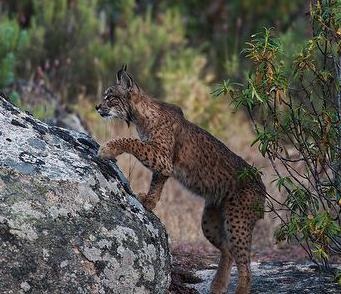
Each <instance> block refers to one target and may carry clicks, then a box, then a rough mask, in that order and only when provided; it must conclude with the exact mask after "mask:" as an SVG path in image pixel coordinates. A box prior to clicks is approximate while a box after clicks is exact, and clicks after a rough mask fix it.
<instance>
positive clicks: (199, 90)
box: [0, 0, 341, 262]
mask: <svg viewBox="0 0 341 294" xmlns="http://www.w3.org/2000/svg"><path fill="white" fill-rule="evenodd" d="M310 5H315V6H313V7H314V9H313V10H312V9H311V6H310ZM328 5H329V6H328ZM312 11H313V12H314V13H313V15H312V14H311V12H312ZM340 22H341V12H340V3H339V1H337V0H329V1H327V0H323V1H311V2H310V1H305V0H296V1H291V0H281V1H276V0H259V1H252V0H229V1H226V0H212V1H204V0H188V1H177V0H176V1H166V0H159V1H157V0H139V1H138V0H126V1H123V0H116V1H115V0H54V1H43V0H22V1H10V0H9V1H5V0H2V1H0V88H2V89H4V90H5V91H6V92H7V93H9V96H10V98H11V99H12V100H13V102H15V103H16V104H18V105H20V106H21V107H23V108H26V109H28V110H29V111H31V112H33V113H34V114H35V115H38V116H39V117H40V118H42V119H50V118H51V117H53V115H54V113H55V111H57V110H58V109H57V108H58V107H59V106H60V105H62V106H67V108H68V109H71V110H72V111H73V112H77V113H78V114H79V115H80V116H81V117H82V118H83V120H84V121H86V123H87V125H88V129H89V131H90V132H91V133H92V134H93V135H94V136H95V137H96V138H97V139H98V140H99V141H101V140H107V139H109V138H110V137H112V136H117V135H122V136H126V135H134V130H132V129H126V128H124V127H123V125H122V124H120V123H112V124H110V125H108V124H105V123H103V122H102V121H100V118H99V117H98V115H97V114H96V113H95V111H94V104H95V103H96V101H98V100H99V97H100V96H101V93H102V92H103V90H104V89H105V87H107V86H108V85H109V84H110V82H111V81H112V80H113V77H114V74H115V72H116V70H117V69H118V68H119V67H120V66H121V64H122V63H127V64H128V65H129V71H131V72H132V73H133V75H134V76H135V79H136V80H137V81H138V82H139V84H140V85H142V88H143V89H145V90H146V91H147V92H148V93H149V94H151V95H153V96H155V97H157V98H158V99H162V100H165V101H169V102H174V103H177V104H178V105H180V106H181V107H182V108H183V110H184V112H185V114H186V116H187V117H188V118H189V119H190V120H192V121H194V122H196V123H198V124H200V125H201V126H202V127H204V128H205V129H207V130H209V131H210V132H212V133H213V134H214V135H216V136H218V137H219V138H220V139H221V140H223V141H224V142H226V143H227V144H228V145H229V146H230V147H231V149H232V150H234V151H236V152H237V153H238V154H241V155H242V156H243V157H244V158H246V159H247V160H248V161H249V162H250V163H255V164H256V165H257V166H258V167H263V173H264V179H265V181H266V182H267V184H268V185H267V186H268V192H269V195H270V196H271V197H272V199H273V201H272V202H270V207H271V208H272V211H273V212H275V213H276V214H278V216H279V217H280V218H277V219H276V221H273V219H272V215H271V214H268V215H267V217H266V219H265V220H264V221H263V222H261V223H260V224H259V226H258V229H257V233H256V236H255V244H256V245H258V246H260V245H262V246H264V245H273V244H274V242H273V239H272V236H273V232H274V230H275V228H276V227H277V228H279V229H278V230H277V234H276V236H277V239H278V241H281V240H283V239H285V240H288V239H292V238H293V237H296V241H295V242H299V243H302V244H303V243H304V245H305V248H308V253H309V254H310V255H311V257H312V258H314V260H316V261H317V262H319V261H320V260H322V261H326V260H327V259H328V258H329V256H330V255H332V254H333V253H335V252H340V251H339V250H340V243H339V242H340V241H339V240H340V239H338V235H339V234H340V218H339V216H338V214H339V213H340V208H339V206H338V204H337V200H338V199H339V198H337V197H338V196H337V195H339V187H338V186H337V187H335V185H334V183H335V181H334V180H333V179H335V172H334V169H333V167H334V166H335V162H338V160H339V157H338V155H337V154H339V147H340V142H339V141H337V139H336V138H337V137H338V136H339V129H338V128H339V127H338V125H339V122H340V121H339V109H337V108H335V107H334V108H333V107H331V106H332V103H330V101H332V100H333V99H335V95H336V93H338V91H339V87H340V81H339V80H337V70H339V75H340V68H338V69H337V67H333V65H335V62H334V61H331V60H329V59H330V56H331V55H332V56H333V57H337V56H339V55H340V35H341V33H340ZM264 28H272V29H271V30H268V29H264ZM264 31H265V33H264ZM331 32H333V34H334V35H332V33H331ZM259 33H260V34H259ZM331 36H332V37H331ZM331 40H332V41H331ZM246 42H249V43H246ZM243 49H244V50H243ZM222 80H225V82H224V83H223V84H222V85H220V86H219V85H218V86H217V84H219V83H221V81H222ZM229 81H234V82H235V84H233V87H231V86H232V84H231V82H229ZM22 85H25V87H24V89H25V91H30V90H32V89H33V88H34V89H36V88H37V87H38V88H43V89H44V91H45V92H44V93H46V91H47V92H48V93H50V94H51V93H53V95H52V96H53V97H54V98H51V95H50V96H49V97H50V98H48V99H44V98H42V99H40V100H39V103H38V102H37V101H35V99H36V98H34V97H36V95H34V96H33V98H31V99H28V98H27V97H26V96H25V95H23V86H22ZM243 85H244V86H243ZM302 87H303V88H302ZM212 93H213V94H215V95H212ZM219 94H230V95H231V96H232V98H233V99H232V100H233V102H234V104H235V105H237V106H245V108H244V109H240V107H239V108H238V110H235V109H234V108H233V107H232V106H231V105H230V101H231V100H227V99H225V98H223V97H214V96H219ZM25 97H26V98H25ZM43 97H45V96H44V95H43ZM52 100H53V101H52ZM322 100H323V101H324V100H328V103H327V104H326V105H323V103H322V104H321V101H322ZM333 101H334V100H333ZM276 103H277V104H276ZM314 107H315V108H316V109H315V110H316V112H315V110H314ZM247 114H250V115H251V118H252V119H249V118H248V117H247ZM298 122H299V123H298ZM253 127H255V129H253ZM291 135H292V136H291ZM321 139H323V140H324V141H321ZM253 141H254V142H255V143H256V144H255V146H253V147H251V146H250V144H251V143H252V142H253ZM326 142H327V143H326ZM256 146H257V147H256ZM332 146H334V147H332ZM258 147H259V151H260V152H258V150H257V148H258ZM321 149H322V154H323V156H322V157H321ZM300 156H303V157H304V156H305V158H303V162H302V164H300V163H301V162H300V160H299V159H301V157H300ZM266 157H267V158H268V159H270V161H269V160H268V159H266ZM293 158H294V159H293ZM307 158H308V159H307ZM275 159H277V161H276V160H275ZM293 160H294V161H293ZM278 162H279V163H280V164H277V163H278ZM283 163H284V164H283ZM327 163H328V164H327ZM120 164H121V166H122V167H123V168H124V169H125V172H126V175H127V176H128V177H129V178H130V180H131V182H132V186H133V188H134V189H136V190H141V189H146V187H147V185H148V181H149V179H150V175H149V173H148V172H147V171H146V170H144V169H143V168H142V167H141V166H140V165H139V164H138V163H136V162H135V161H134V159H132V158H131V157H129V156H123V157H122V159H121V160H120ZM271 166H272V167H275V171H273V170H272V169H271ZM311 167H312V168H313V169H312V170H311V169H309V168H311ZM322 167H323V168H325V169H326V170H325V171H324V173H323V174H321V171H320V168H322ZM288 169H289V170H290V169H293V170H294V171H295V172H297V174H298V175H297V174H295V177H292V175H291V174H290V173H289V174H288ZM338 171H339V169H338ZM313 172H315V173H316V172H318V176H317V177H316V174H315V177H314V174H313ZM333 172H334V174H333ZM327 176H331V178H330V181H329V183H328V185H327V184H326V183H325V180H326V179H327V178H328V177H327ZM312 177H313V178H312ZM311 180H313V182H311ZM273 181H275V183H277V187H278V189H277V188H276V186H275V185H274V184H273V185H271V183H272V182H273ZM302 183H303V184H302ZM331 189H334V191H331ZM187 194H188V192H186V191H184V190H183V189H182V188H181V187H179V186H176V185H175V184H174V183H173V182H171V183H170V184H168V185H167V186H166V188H165V193H164V199H163V200H162V201H163V203H161V205H160V206H158V208H157V213H158V215H159V216H160V217H161V218H162V220H163V221H164V222H165V223H166V226H167V228H168V230H169V231H170V235H171V237H172V238H173V240H175V241H181V242H184V241H186V242H188V241H198V240H203V237H202V235H200V233H199V232H200V225H199V224H200V210H201V209H202V202H201V200H199V199H196V200H194V199H195V198H193V197H192V196H191V195H187ZM185 196H186V197H185ZM165 203H166V204H165ZM193 203H195V204H193ZM278 203H279V204H280V205H279V206H276V207H275V208H274V205H275V204H278ZM162 205H163V206H162ZM271 205H272V206H271ZM283 205H284V206H285V208H286V210H285V209H284V211H283ZM162 207H167V210H165V209H164V208H162ZM179 207H181V209H180V210H179ZM179 211H180V212H179ZM281 220H282V221H281ZM278 225H281V226H279V227H278ZM198 234H199V235H198ZM279 244H283V243H279ZM281 246H283V245H281ZM335 246H337V247H335Z"/></svg>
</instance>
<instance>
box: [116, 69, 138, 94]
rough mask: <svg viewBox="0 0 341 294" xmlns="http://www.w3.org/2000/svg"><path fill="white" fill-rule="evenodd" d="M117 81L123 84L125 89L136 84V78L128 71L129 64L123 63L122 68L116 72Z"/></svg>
mask: <svg viewBox="0 0 341 294" xmlns="http://www.w3.org/2000/svg"><path fill="white" fill-rule="evenodd" d="M116 82H117V83H118V84H120V85H122V86H123V87H124V88H125V89H127V90H130V89H132V88H133V86H134V80H133V78H132V77H131V75H130V74H128V73H127V65H126V64H123V65H122V68H121V69H120V70H119V71H118V72H117V74H116Z"/></svg>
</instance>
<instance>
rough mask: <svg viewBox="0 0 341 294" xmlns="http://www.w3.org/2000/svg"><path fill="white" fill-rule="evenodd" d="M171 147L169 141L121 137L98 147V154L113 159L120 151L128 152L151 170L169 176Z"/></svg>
mask: <svg viewBox="0 0 341 294" xmlns="http://www.w3.org/2000/svg"><path fill="white" fill-rule="evenodd" d="M172 149H173V144H172V142H169V141H168V142H165V141H164V142H163V143H162V144H156V143H154V142H142V141H140V140H138V139H133V138H121V139H117V140H112V141H109V142H107V143H105V144H104V145H103V146H101V147H100V149H99V151H98V155H99V157H101V158H106V159H114V158H115V157H116V156H118V155H120V154H122V153H130V154H132V155H134V156H135V157H136V158H137V159H138V160H139V161H141V163H142V164H143V165H144V166H146V167H147V168H149V169H151V170H152V171H155V172H158V173H160V174H162V175H164V176H170V175H171V173H172V170H173V163H172V158H173V156H172Z"/></svg>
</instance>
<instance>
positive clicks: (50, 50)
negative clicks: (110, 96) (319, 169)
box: [0, 0, 305, 102]
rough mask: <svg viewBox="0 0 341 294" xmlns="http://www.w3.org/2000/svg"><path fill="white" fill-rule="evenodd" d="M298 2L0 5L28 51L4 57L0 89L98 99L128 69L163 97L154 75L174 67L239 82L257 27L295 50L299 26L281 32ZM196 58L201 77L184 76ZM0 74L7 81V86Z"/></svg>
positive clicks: (32, 1) (107, 0) (93, 0)
mask: <svg viewBox="0 0 341 294" xmlns="http://www.w3.org/2000/svg"><path fill="white" fill-rule="evenodd" d="M304 3H305V2H304V1H303V0H302V1H301V0H300V1H280V2H279V3H278V1H275V0H266V1H265V0H264V1H251V0H243V1H229V2H226V1H223V0H215V1H203V0H191V1H164V0H163V1H154V0H144V1H135V0H128V1H123V0H78V1H74V0H55V1H43V0H24V1H2V2H1V5H0V16H1V19H0V27H6V26H7V27H8V24H6V22H10V25H11V26H13V28H12V29H13V30H17V29H20V27H21V29H25V32H26V35H27V36H28V37H29V38H28V40H29V44H28V48H26V50H25V56H21V57H20V58H19V56H16V57H10V56H9V57H7V59H8V61H6V62H7V63H10V64H12V65H11V66H10V67H11V68H12V69H11V70H8V69H7V68H8V67H9V66H7V67H6V66H4V67H2V68H3V72H4V73H3V75H2V76H1V78H0V80H1V81H0V83H2V86H3V85H4V83H5V80H6V83H8V81H10V82H11V81H13V79H14V74H15V73H16V74H17V76H18V78H25V79H29V78H31V77H32V75H38V77H39V78H43V79H44V80H45V82H46V83H47V84H48V86H49V87H50V88H52V89H53V90H54V91H57V92H59V93H60V94H61V95H62V97H63V99H64V101H66V102H70V101H71V102H72V101H73V102H74V101H76V100H77V99H76V98H77V97H76V96H77V95H78V94H79V93H80V92H82V93H85V94H86V95H88V96H90V97H91V96H93V97H94V96H96V95H98V94H99V93H100V92H101V91H102V89H103V87H105V86H106V85H107V84H108V83H109V82H110V81H111V80H112V79H113V77H114V73H115V71H116V69H117V68H118V67H119V66H120V65H121V64H122V63H128V65H129V67H130V69H131V70H132V71H133V73H134V74H135V76H136V78H137V80H139V81H140V82H141V84H142V85H143V86H144V88H146V89H147V90H148V91H149V92H150V93H152V94H154V95H155V96H158V97H161V98H165V97H166V96H167V91H166V90H165V88H169V86H168V85H164V84H163V83H165V82H167V81H169V82H170V80H169V79H168V78H167V79H164V78H162V79H161V76H163V77H165V76H169V75H168V73H169V71H170V70H174V69H176V70H177V71H180V70H179V69H178V64H187V67H188V68H187V69H186V71H190V70H192V71H193V72H192V73H191V76H192V78H193V77H194V76H196V77H197V79H198V81H201V82H203V83H206V84H207V82H209V83H211V82H212V81H214V80H219V78H221V77H224V76H225V74H226V72H227V73H228V74H229V75H230V76H233V77H238V79H243V76H244V72H245V70H244V68H245V62H242V61H241V58H240V54H239V52H240V50H241V48H242V47H243V44H244V42H245V40H247V38H248V37H249V35H250V34H251V33H254V32H257V31H258V30H259V29H260V28H261V27H263V26H276V27H278V28H279V29H283V30H284V31H285V33H286V34H287V35H286V38H287V40H288V45H292V44H296V42H293V41H294V40H295V41H296V40H299V39H300V38H301V37H302V34H301V32H302V31H304V29H302V27H303V26H299V27H300V29H299V33H296V28H295V32H294V31H292V34H290V33H288V30H290V27H291V23H292V22H293V23H295V22H296V20H297V19H298V18H299V17H297V16H298V15H299V16H300V17H301V16H302V13H301V11H302V8H303V7H304ZM8 18H10V19H11V20H10V21H9V20H8ZM15 26H17V28H15ZM6 43H7V42H6V41H5V42H3V44H6ZM183 51H185V52H183ZM198 58H199V59H201V60H203V59H205V60H206V61H205V62H204V64H203V65H202V66H201V67H200V69H201V70H200V71H198V70H197V69H195V68H192V69H190V68H189V67H190V66H192V65H193V64H195V63H196V62H197V61H196V60H198ZM14 59H16V61H15V62H14ZM180 59H183V60H180ZM207 60H209V61H210V62H209V63H208V62H207ZM172 63H173V64H172ZM13 64H15V68H14V69H13ZM182 68H183V67H182ZM164 71H165V72H164ZM10 72H12V74H10ZM212 72H215V75H214V76H212ZM5 75H7V76H12V78H10V79H9V80H8V77H4V76H5ZM176 75H179V74H178V73H177V74H176ZM207 76H210V78H209V79H208V80H207V79H206V77H207ZM173 86H174V85H173ZM183 98H185V97H183ZM179 99H180V98H179Z"/></svg>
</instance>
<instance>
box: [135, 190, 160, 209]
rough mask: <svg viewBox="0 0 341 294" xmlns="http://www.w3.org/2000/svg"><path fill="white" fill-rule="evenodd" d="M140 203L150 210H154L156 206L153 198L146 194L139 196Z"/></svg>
mask: <svg viewBox="0 0 341 294" xmlns="http://www.w3.org/2000/svg"><path fill="white" fill-rule="evenodd" d="M138 196H139V199H140V201H141V202H142V204H143V206H144V208H146V209H148V210H153V209H154V208H155V206H156V202H155V201H154V199H153V198H152V197H150V196H149V195H147V194H145V193H139V194H138Z"/></svg>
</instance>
